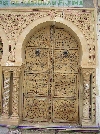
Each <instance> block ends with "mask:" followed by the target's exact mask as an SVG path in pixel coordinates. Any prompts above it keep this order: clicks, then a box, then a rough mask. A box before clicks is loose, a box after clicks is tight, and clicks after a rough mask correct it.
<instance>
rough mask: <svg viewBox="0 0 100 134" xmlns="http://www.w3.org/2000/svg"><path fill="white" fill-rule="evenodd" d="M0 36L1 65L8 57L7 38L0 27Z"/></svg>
mask: <svg viewBox="0 0 100 134" xmlns="http://www.w3.org/2000/svg"><path fill="white" fill-rule="evenodd" d="M0 37H1V39H2V43H3V55H2V60H1V65H2V64H3V63H5V62H6V61H7V58H8V50H9V42H8V40H7V36H6V33H5V32H4V30H3V29H2V28H1V27H0Z"/></svg>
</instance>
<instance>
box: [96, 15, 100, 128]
mask: <svg viewBox="0 0 100 134" xmlns="http://www.w3.org/2000/svg"><path fill="white" fill-rule="evenodd" d="M96 85H97V91H98V95H97V97H96V125H97V126H98V125H99V126H100V13H99V14H98V16H97V68H96Z"/></svg>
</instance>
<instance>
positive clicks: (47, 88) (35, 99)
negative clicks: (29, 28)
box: [23, 26, 79, 123]
mask: <svg viewBox="0 0 100 134" xmlns="http://www.w3.org/2000/svg"><path fill="white" fill-rule="evenodd" d="M78 62H79V46H78V42H77V40H76V39H75V38H74V37H73V36H72V35H71V34H70V33H69V32H68V31H65V30H64V29H63V28H59V27H55V26H47V27H43V28H41V29H39V30H37V31H36V32H35V33H34V34H33V35H32V36H30V38H29V40H28V41H27V43H26V46H25V69H24V77H23V85H24V86H23V120H26V121H33V122H40V121H41V122H52V123H53V122H67V123H70V122H72V123H77V122H78V85H79V79H78Z"/></svg>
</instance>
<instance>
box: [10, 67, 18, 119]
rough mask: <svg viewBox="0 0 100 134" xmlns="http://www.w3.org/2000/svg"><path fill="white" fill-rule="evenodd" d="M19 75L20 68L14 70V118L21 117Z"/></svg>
mask: <svg viewBox="0 0 100 134" xmlns="http://www.w3.org/2000/svg"><path fill="white" fill-rule="evenodd" d="M19 77H20V68H17V69H15V70H14V71H13V92H12V116H11V117H12V118H19V115H18V103H19Z"/></svg>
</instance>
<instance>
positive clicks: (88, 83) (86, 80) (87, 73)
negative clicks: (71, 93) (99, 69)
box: [82, 68, 96, 122]
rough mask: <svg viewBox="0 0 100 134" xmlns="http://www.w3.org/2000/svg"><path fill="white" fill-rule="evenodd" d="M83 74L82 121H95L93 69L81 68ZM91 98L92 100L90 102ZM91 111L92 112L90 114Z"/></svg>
mask: <svg viewBox="0 0 100 134" xmlns="http://www.w3.org/2000/svg"><path fill="white" fill-rule="evenodd" d="M82 75H83V121H84V122H87V121H88V122H89V121H90V120H91V119H92V121H93V122H94V121H95V99H93V98H95V95H96V94H95V93H96V90H95V79H94V78H95V69H87V68H83V69H82ZM91 98H92V102H91ZM91 113H92V114H91Z"/></svg>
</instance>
